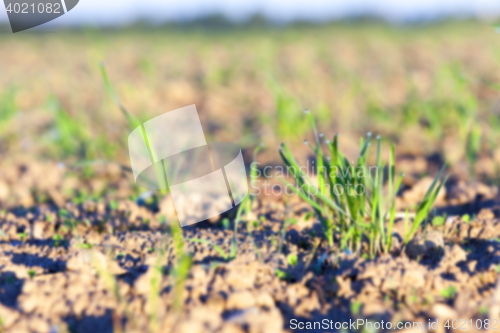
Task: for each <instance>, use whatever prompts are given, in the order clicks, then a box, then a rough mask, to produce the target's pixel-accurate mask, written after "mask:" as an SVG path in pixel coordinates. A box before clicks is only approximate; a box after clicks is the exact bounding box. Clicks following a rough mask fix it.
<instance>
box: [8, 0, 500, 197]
mask: <svg viewBox="0 0 500 333" xmlns="http://www.w3.org/2000/svg"><path fill="white" fill-rule="evenodd" d="M499 15H500V2H498V1H490V0H484V1H467V0H454V1H451V0H443V1H440V2H436V1H430V0H421V1H413V0H411V1H404V2H403V1H395V0H381V1H365V0H356V1H347V0H346V1H335V2H331V1H324V0H316V1H294V2H291V3H289V2H285V1H283V0H274V1H237V2H236V1H228V0H220V1H198V0H184V1H180V0H175V1H169V2H161V1H159V0H145V1H144V0H141V1H139V0H122V1H106V2H100V1H97V0H82V1H81V2H80V3H79V4H78V6H77V7H75V9H74V10H72V11H71V12H69V13H68V14H66V15H64V16H62V17H60V18H58V19H57V20H54V21H52V22H49V23H48V24H45V25H43V26H40V27H37V28H35V29H31V30H27V31H24V32H21V33H16V34H12V33H11V32H10V28H9V27H8V26H7V23H8V21H7V15H6V12H5V11H3V10H0V25H1V26H2V28H1V33H0V73H1V75H0V156H1V158H0V168H1V169H2V170H3V174H1V175H0V177H1V179H0V201H2V199H5V200H4V201H2V202H3V204H5V202H8V201H10V202H11V203H12V204H14V203H18V202H20V201H19V200H20V199H19V198H21V197H23V198H28V199H23V200H21V201H22V202H24V205H29V204H33V203H35V202H37V200H45V199H44V196H43V195H41V194H40V191H39V190H38V188H48V187H50V186H48V185H43V184H40V182H42V183H43V181H42V180H40V179H41V178H43V176H41V175H44V174H46V173H45V171H43V170H44V169H43V168H45V167H42V166H41V165H47V166H46V168H47V169H51V170H52V169H54V166H58V168H59V169H64V168H66V169H65V170H71V172H73V174H71V172H70V173H67V174H65V175H64V177H66V178H68V179H72V180H70V181H67V185H64V184H63V185H60V184H59V183H57V182H56V183H54V184H53V185H51V186H57V187H58V190H57V191H58V192H61V193H63V195H67V196H69V197H71V196H75V195H76V196H79V197H82V198H83V197H85V196H88V195H93V196H95V197H98V196H100V195H102V194H103V193H104V192H105V191H108V192H109V191H110V190H111V189H115V190H116V189H119V188H125V187H127V186H128V187H130V186H131V185H130V184H131V183H133V181H132V178H131V177H130V174H127V177H125V178H120V179H122V180H123V182H122V184H121V185H116V186H109V184H108V181H109V177H108V176H109V174H107V176H106V177H104V178H103V179H101V180H99V177H98V173H99V172H98V166H99V165H100V166H102V165H115V167H116V166H118V167H122V170H126V168H127V167H128V166H129V160H128V150H127V144H126V142H127V141H126V140H127V137H128V134H129V133H130V128H129V125H128V122H127V119H126V117H124V116H123V114H122V113H121V112H120V110H119V108H118V107H117V106H116V104H115V103H114V102H113V99H112V98H111V97H110V95H109V94H108V93H107V91H106V88H105V86H104V83H103V77H102V73H101V68H100V64H101V63H103V64H104V66H105V68H106V71H107V74H108V76H109V80H110V82H111V85H112V86H113V89H114V90H115V91H116V94H117V96H118V98H119V99H120V100H121V102H122V104H123V105H124V106H125V107H126V108H127V109H128V110H129V112H130V113H131V114H133V115H134V116H136V117H137V118H139V119H140V120H147V119H150V118H152V117H154V116H156V115H158V114H161V113H164V112H167V111H170V110H174V109H176V108H179V107H183V106H186V105H189V104H196V106H197V108H198V111H199V113H200V117H201V120H202V123H203V126H204V130H205V133H206V135H207V136H208V140H218V141H231V142H235V143H238V144H240V145H241V146H243V147H244V148H245V152H246V154H245V158H246V161H247V162H250V159H251V156H250V155H251V152H252V150H253V148H254V147H255V146H256V145H259V144H260V143H261V142H262V143H263V144H264V146H265V147H266V149H265V151H264V153H263V154H262V155H261V157H260V162H261V163H263V164H279V163H280V158H279V156H278V154H277V153H276V149H277V148H278V146H279V144H280V142H287V143H289V144H290V145H291V146H292V148H293V150H294V152H296V154H297V155H298V156H300V157H301V158H302V159H305V158H307V157H308V155H309V154H310V151H309V150H308V148H307V146H305V145H303V144H302V142H303V140H304V139H305V138H309V139H311V135H312V133H311V130H310V127H309V124H308V122H307V121H305V119H304V112H303V111H304V109H306V108H308V109H310V110H311V112H312V113H313V114H314V116H315V117H316V118H317V119H318V120H319V124H320V131H322V132H323V133H324V134H325V137H327V138H332V137H333V135H334V134H335V133H339V134H340V145H341V147H342V149H343V150H344V151H346V152H347V154H348V155H349V152H351V151H352V154H353V155H352V156H355V154H356V152H357V151H358V148H359V139H360V137H361V136H363V135H364V134H365V133H366V132H367V131H372V132H373V133H375V134H380V135H381V136H382V138H383V142H384V149H387V147H388V146H389V144H390V143H392V142H394V143H396V147H397V153H398V159H400V161H401V162H400V166H401V168H403V169H404V168H407V169H408V170H406V171H407V172H408V173H409V175H412V174H413V175H415V177H420V176H422V175H426V174H428V173H433V172H434V171H435V170H437V169H438V168H439V166H440V165H442V164H443V163H444V162H445V161H446V162H448V163H449V165H450V168H451V170H452V172H453V174H454V175H455V177H457V179H474V180H476V179H480V180H483V181H488V182H491V183H495V184H496V183H498V172H497V171H498V166H499V165H500V164H499V163H500V149H499V145H498V143H499V133H500V116H499V115H500V107H499V103H498V101H499V99H498V96H499V92H498V88H499V87H500V74H499V73H500V71H499V65H500V46H499V38H500V35H499V34H498V32H499V31H500V30H499V29H498V28H497V27H496V18H497V17H498V16H499ZM405 161H410V163H405ZM37 168H38V169H40V168H41V169H40V170H38V171H37V170H36V169H37ZM33 169H35V171H33V172H34V173H33V174H32V176H30V177H31V178H29V179H30V180H27V181H26V184H28V185H26V187H25V188H24V190H22V191H24V192H23V193H21V194H19V193H17V192H18V191H21V190H20V189H16V188H15V187H16V186H14V184H15V183H16V182H17V183H18V182H19V177H20V176H21V175H22V174H29V173H30V172H31V171H30V170H33ZM5 170H7V171H5ZM9 170H13V171H9ZM401 171H405V170H401ZM71 177H73V178H71ZM66 178H65V179H66ZM118 178H119V177H118ZM85 180H88V181H89V185H88V186H87V187H85V186H83V185H82V186H79V187H78V186H75V184H77V183H79V182H82V181H85ZM33 182H35V184H32V183H33ZM2 184H3V185H2ZM2 188H3V189H4V190H2ZM42 192H43V191H42ZM12 193H14V195H9V194H12ZM16 193H17V194H16ZM117 193H121V192H120V191H117ZM124 193H128V192H127V191H125V192H124ZM117 195H118V196H120V194H117ZM127 195H128V194H127ZM39 197H40V198H39ZM82 200H83V199H82Z"/></svg>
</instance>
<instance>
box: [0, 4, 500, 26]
mask: <svg viewBox="0 0 500 333" xmlns="http://www.w3.org/2000/svg"><path fill="white" fill-rule="evenodd" d="M256 12H260V13H263V14H265V15H266V16H267V17H269V18H271V19H274V20H277V21H290V20H294V19H307V20H312V21H324V20H331V19H335V18H343V17H349V16H353V15H359V14H372V15H376V16H379V17H382V18H384V19H387V20H389V21H396V22H404V21H407V20H415V19H432V18H437V17H442V16H452V17H480V18H491V17H499V16H500V0H168V1H165V0H106V1H103V0H80V3H79V4H78V6H77V7H76V8H75V9H74V10H72V11H71V12H70V13H68V14H67V15H65V16H63V17H61V18H59V19H58V20H55V21H53V22H52V23H50V24H51V25H75V24H95V25H114V24H126V23H129V22H132V21H135V20H137V19H140V18H145V19H148V20H152V21H155V22H165V21H176V20H177V21H178V20H188V19H192V18H197V17H202V16H206V15H208V14H210V13H222V14H225V15H226V16H228V17H230V18H232V19H234V20H242V19H244V18H246V17H248V16H250V15H252V14H254V13H256ZM6 20H7V14H6V12H5V10H3V9H2V10H0V22H1V21H6Z"/></svg>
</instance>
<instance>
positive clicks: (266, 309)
mask: <svg viewBox="0 0 500 333" xmlns="http://www.w3.org/2000/svg"><path fill="white" fill-rule="evenodd" d="M266 29H267V28H266ZM266 29H264V28H262V29H257V28H252V29H247V30H245V29H243V28H238V29H235V30H234V31H219V30H199V29H194V28H193V29H187V30H186V31H181V30H178V29H174V28H172V29H166V28H165V29H156V30H139V29H125V30H123V31H121V32H116V31H107V32H105V33H101V32H97V31H93V30H90V29H87V30H82V31H73V32H60V33H59V32H58V33H46V34H22V35H21V34H20V35H19V36H17V35H16V36H14V37H13V36H11V35H6V34H2V35H0V73H1V74H0V252H1V254H2V255H1V256H0V319H1V322H0V327H1V329H2V330H3V331H5V332H175V333H180V332H189V333H195V332H252V333H257V332H269V333H271V332H272V333H275V332H282V331H284V332H291V331H297V332H340V331H343V332H388V331H391V330H393V329H395V328H396V327H397V328H400V327H399V326H397V325H398V324H401V325H402V327H405V328H406V329H409V328H410V327H411V330H412V331H413V332H426V331H433V332H446V331H457V332H475V331H480V330H482V329H493V330H495V329H500V324H499V323H498V320H500V283H498V274H499V272H500V256H498V254H497V253H498V250H499V249H500V224H499V218H500V202H499V200H498V185H499V183H500V182H499V179H500V174H499V166H500V149H499V146H498V142H500V141H499V139H500V138H499V134H500V109H499V104H498V96H499V92H498V89H499V87H500V74H499V73H500V72H499V71H498V70H497V69H498V68H499V65H500V47H499V46H498V45H499V44H498V40H499V38H500V36H499V35H498V34H497V33H496V31H495V28H494V27H492V26H490V25H487V24H484V23H474V22H460V23H456V22H455V23H453V22H452V23H440V24H434V25H432V26H418V27H391V26H386V25H382V24H377V23H360V24H358V25H348V24H335V25H325V26H318V27H314V26H313V27H308V26H302V27H300V26H295V27H286V28H274V29H267V30H266ZM101 62H103V64H104V66H105V68H106V71H107V74H108V77H109V79H110V81H111V83H112V85H113V89H114V90H115V92H116V94H117V96H118V97H119V99H120V101H121V103H122V104H123V105H125V106H126V108H127V109H128V111H129V112H130V113H131V114H133V115H134V116H135V117H137V118H138V119H140V120H141V121H145V120H147V119H150V118H152V117H154V116H156V115H159V114H161V113H164V112H167V111H170V110H174V109H176V108H179V107H183V106H186V105H190V104H196V106H197V109H198V111H199V114H200V118H201V122H202V125H203V129H204V131H205V134H206V136H207V140H209V141H211V140H216V141H228V142H234V143H238V144H239V145H240V146H241V147H243V153H244V159H245V162H246V164H247V166H248V170H247V171H248V172H247V173H248V174H249V175H251V170H252V168H251V163H252V158H253V151H254V148H255V147H258V146H260V145H262V149H261V151H260V152H259V153H258V154H256V157H255V159H256V160H255V162H256V164H253V165H254V166H256V167H257V169H256V170H258V173H257V175H256V176H255V177H250V181H251V182H250V185H251V186H250V196H249V197H248V199H247V201H245V202H244V203H243V204H241V205H242V207H243V209H240V213H241V216H240V215H239V214H238V209H233V210H232V211H230V212H228V213H226V214H224V215H223V216H221V217H217V218H212V219H211V220H207V221H204V222H201V223H198V224H195V225H192V226H189V227H185V228H182V229H181V228H180V227H179V223H178V221H177V217H176V213H175V208H174V207H173V204H172V199H171V197H170V194H168V192H167V191H145V190H143V189H141V188H139V187H138V186H136V185H135V183H134V180H133V176H132V174H131V172H130V161H129V157H128V149H127V137H128V134H129V133H130V128H129V125H128V123H127V119H126V118H125V117H124V116H123V114H122V113H121V112H120V110H119V108H118V107H117V106H116V105H115V103H114V102H113V99H112V98H111V97H110V96H109V94H108V92H107V91H106V87H105V85H104V83H103V78H102V76H101V71H100V64H101ZM305 109H309V110H310V113H309V114H310V115H312V117H313V118H314V119H315V121H316V125H317V127H318V130H317V132H318V133H320V134H318V135H316V136H315V135H314V130H313V128H312V125H311V123H310V121H309V117H308V115H307V114H305V113H304V110H305ZM367 132H371V133H373V134H372V135H371V136H370V135H368V136H367V134H366V133H367ZM336 133H337V134H338V146H335V145H336V144H337V139H335V138H337V137H335V136H334V135H335V134H336ZM378 135H380V137H381V139H380V140H378V138H377V136H378ZM327 138H328V139H327ZM360 138H364V139H363V140H361V143H360ZM370 140H371V141H370ZM368 141H370V142H371V148H370V150H369V151H368V152H367V153H366V155H363V146H364V143H366V142H368ZM282 142H284V143H285V144H286V146H280V143H282ZM315 142H318V143H319V144H320V145H319V146H320V147H322V148H321V149H322V151H321V152H320V151H318V150H315V149H318V146H317V145H311V147H309V145H310V143H315ZM304 143H306V144H304ZM391 144H394V152H395V153H394V154H392V150H391ZM378 145H380V155H381V159H382V161H381V162H379V160H380V159H379V158H378V157H377V153H376V151H377V146H378ZM360 146H361V148H360ZM280 147H281V148H280ZM285 147H288V148H289V149H290V152H291V154H292V155H293V156H294V157H295V158H296V159H297V163H298V164H299V165H301V166H307V167H306V169H305V170H306V173H307V174H308V176H309V177H310V178H311V180H312V183H314V184H315V186H317V187H318V188H319V189H320V190H321V189H322V188H323V186H324V185H325V184H324V183H322V182H323V181H324V182H335V180H334V179H333V178H328V177H327V178H326V179H323V178H322V176H321V174H320V173H318V172H317V170H318V169H314V168H313V167H311V168H310V167H309V165H310V164H309V163H311V162H316V165H318V164H317V163H320V161H321V163H323V162H324V163H325V164H327V165H328V167H332V168H333V166H334V165H336V163H338V164H339V165H341V164H342V165H344V164H343V163H347V164H346V165H349V166H351V165H352V166H353V167H354V166H357V165H358V162H359V163H360V165H361V164H362V166H368V167H369V166H376V167H377V170H380V173H378V171H377V175H379V176H378V177H381V178H377V177H370V176H367V177H366V178H367V179H368V180H367V181H366V183H365V182H364V180H362V179H361V178H363V177H358V179H355V177H354V176H353V181H354V182H355V183H356V182H357V184H359V185H364V186H365V185H366V186H367V191H368V192H367V193H369V194H367V195H363V196H362V200H363V201H357V200H358V199H357V198H358V197H359V196H358V197H356V199H352V198H349V196H348V194H347V192H346V194H345V196H337V197H335V196H334V195H333V192H325V196H326V197H328V198H326V199H325V198H323V197H321V195H315V196H314V200H312V203H311V202H310V201H307V200H306V199H304V198H303V197H301V196H300V195H298V194H296V193H294V194H292V195H285V194H283V191H282V189H283V182H282V181H283V179H284V180H286V181H288V182H291V183H294V182H296V183H299V184H300V182H301V180H300V177H299V178H294V177H293V175H288V177H287V176H284V177H280V175H279V174H277V171H278V170H280V168H281V167H283V166H285V165H286V164H287V162H290V163H291V161H290V156H291V155H286V153H283V152H284V151H285V149H287V148H285ZM311 148H313V149H312V150H311ZM337 148H338V149H340V151H342V152H343V154H340V153H338V156H341V157H345V160H344V159H342V158H341V157H338V156H337V150H336V149H337ZM278 150H280V151H281V153H282V155H281V156H280V153H279V152H278ZM360 151H361V153H360ZM327 155H328V156H327ZM283 156H284V157H283ZM359 156H361V158H359V159H358V157H359ZM392 156H393V157H394V161H393V162H391V159H392ZM384 161H386V162H384ZM384 163H385V164H384ZM392 166H394V168H393V169H394V170H395V171H391V170H393V169H392ZM443 166H444V169H443V170H444V171H443V173H439V171H440V169H441V168H443ZM266 167H267V169H266ZM266 170H267V172H266ZM400 174H401V176H400V177H401V178H400V182H401V183H400V186H399V187H398V186H395V185H394V184H395V183H396V182H397V181H396V180H397V179H398V177H399V175H400ZM391 175H392V176H391ZM445 175H448V178H446V181H445V182H444V185H443V186H442V187H441V188H433V187H432V186H433V185H432V184H433V179H435V178H436V177H437V178H436V179H437V183H436V184H438V183H439V180H444V179H445ZM372 176H373V175H372ZM280 178H282V179H281V180H280ZM322 179H323V180H322ZM341 181H343V180H340V179H338V180H337V184H339V183H338V182H341ZM316 184H317V185H316ZM334 184H335V183H330V185H334ZM342 184H343V183H342ZM429 187H431V189H434V190H435V191H434V192H432V191H430V192H429V193H431V192H432V193H431V195H430V197H429V196H428V195H426V193H427V191H428V189H429ZM347 188H348V187H347ZM257 189H259V190H257ZM344 189H345V187H344ZM391 194H394V196H391ZM393 197H394V198H393ZM341 198H344V199H345V201H342V200H344V199H341ZM428 198H431V199H432V200H430V199H429V201H427V199H428ZM351 199H352V200H353V201H350V200H351ZM359 200H361V199H359ZM377 200H379V201H377ZM379 202H380V205H379ZM422 202H423V203H424V204H422ZM425 202H429V207H427V208H426V207H425ZM357 203H361V204H359V205H358V206H356V205H357ZM382 204H383V206H382ZM315 205H317V206H315ZM335 205H339V206H340V205H341V206H342V207H340V208H339V207H337V208H338V209H337V208H334V206H335ZM318 207H319V208H318ZM353 207H354V208H353ZM382 208H384V209H383V211H382ZM344 210H345V211H344ZM414 226H415V227H414ZM413 227H414V228H413ZM454 319H456V320H455V321H453V320H454ZM350 321H351V322H353V321H356V322H360V323H361V321H363V325H360V326H355V327H354V326H352V325H348V327H343V326H342V324H343V323H349V322H350ZM368 321H371V322H372V324H371V325H372V326H373V325H374V326H375V327H374V328H370V327H369V326H368V324H367V322H368ZM382 321H383V322H384V323H385V326H378V327H377V325H379V324H381V323H382ZM436 321H437V322H436ZM388 322H390V323H391V327H392V329H391V328H390V327H389V326H387V323H388ZM430 322H432V323H436V326H432V325H431V327H430V328H429V327H428V325H429V323H430ZM416 323H422V324H423V328H418V324H417V325H416ZM405 324H406V326H405ZM309 325H310V326H309ZM335 325H340V326H335ZM415 325H416V326H415ZM446 325H448V326H446Z"/></svg>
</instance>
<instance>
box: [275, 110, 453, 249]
mask: <svg viewBox="0 0 500 333" xmlns="http://www.w3.org/2000/svg"><path fill="white" fill-rule="evenodd" d="M306 114H307V116H308V118H309V120H310V122H311V126H312V128H313V131H314V137H315V144H314V145H311V144H310V143H309V142H307V141H305V143H306V144H307V145H309V146H310V147H311V149H312V150H313V152H314V155H315V158H316V166H317V178H318V180H317V183H316V184H315V183H314V182H313V181H312V180H311V178H310V177H309V176H308V175H307V174H306V173H305V172H304V171H303V170H301V168H300V166H299V164H298V163H297V161H296V160H295V158H294V157H293V154H292V152H291V151H290V149H289V148H288V147H287V146H286V145H285V144H282V145H281V148H280V151H279V152H280V155H281V158H282V159H283V162H284V163H285V165H286V167H287V168H288V170H289V172H290V174H291V175H292V176H293V178H294V181H295V186H294V185H293V184H291V183H289V182H288V181H287V180H285V179H281V181H282V182H283V183H284V184H285V185H286V186H288V187H289V188H290V189H292V190H293V191H294V192H295V193H296V194H297V195H299V196H300V197H301V198H302V199H303V200H305V201H306V202H308V203H309V204H310V205H311V206H312V208H313V210H314V212H315V213H316V216H317V217H318V219H319V222H320V223H321V226H322V228H323V231H324V234H325V237H326V240H327V241H328V245H329V246H330V247H332V246H333V243H334V239H335V237H334V236H335V235H338V236H339V241H340V247H341V248H342V249H349V250H351V251H355V252H356V253H358V254H360V252H361V247H362V240H363V238H365V237H366V238H367V239H368V240H369V244H368V245H369V247H368V253H369V254H370V256H371V257H373V256H374V255H375V254H376V253H378V252H380V251H384V252H385V253H388V252H389V251H390V250H391V245H392V226H393V224H394V220H395V217H396V205H395V203H396V195H397V193H398V190H399V187H400V185H401V181H402V178H403V174H400V175H399V176H398V177H397V178H396V173H395V148H394V145H391V149H390V154H389V161H388V180H387V191H384V184H385V183H384V168H385V163H384V162H382V151H381V138H380V137H377V138H376V144H377V150H376V164H375V165H374V166H370V167H369V166H368V162H367V159H368V152H369V148H370V146H371V134H370V133H368V134H367V137H366V139H361V142H360V153H359V156H358V158H357V160H356V161H355V163H352V164H351V163H350V162H349V160H348V159H347V158H346V157H345V156H344V154H342V152H340V150H339V147H338V141H339V139H338V135H335V136H334V137H333V140H332V141H330V140H327V139H323V135H322V134H318V131H317V128H316V123H315V120H314V117H313V116H312V114H311V113H310V112H309V111H306ZM324 146H325V147H326V153H325V152H324V150H323V147H324ZM443 169H444V166H443V168H442V169H441V170H440V172H439V174H438V175H437V177H436V178H435V179H434V182H433V183H432V185H431V186H430V187H429V189H428V191H427V193H426V194H425V196H424V198H423V200H422V202H421V203H420V205H419V206H418V208H417V211H416V213H415V218H414V219H413V224H412V226H411V228H410V230H409V232H408V233H407V234H406V235H405V236H406V237H405V243H407V242H408V241H409V240H410V239H411V238H412V237H413V236H414V235H415V233H416V231H417V230H418V229H419V227H420V226H421V224H422V222H423V221H424V220H426V218H427V216H428V215H429V212H430V210H431V208H432V206H433V204H434V201H435V200H436V197H437V195H438V193H439V191H440V190H441V187H442V186H443V184H444V182H445V181H446V179H444V180H443V181H440V178H441V174H442V172H443ZM386 222H387V226H386Z"/></svg>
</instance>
